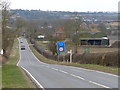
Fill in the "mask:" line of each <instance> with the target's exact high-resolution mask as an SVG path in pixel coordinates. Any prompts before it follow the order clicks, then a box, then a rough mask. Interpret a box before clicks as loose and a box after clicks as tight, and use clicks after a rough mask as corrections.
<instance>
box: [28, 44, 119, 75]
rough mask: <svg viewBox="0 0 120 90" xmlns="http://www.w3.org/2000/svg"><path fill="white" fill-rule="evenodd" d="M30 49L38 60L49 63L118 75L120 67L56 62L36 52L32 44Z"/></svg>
mask: <svg viewBox="0 0 120 90" xmlns="http://www.w3.org/2000/svg"><path fill="white" fill-rule="evenodd" d="M30 49H31V50H32V52H33V53H34V54H35V56H36V57H37V58H38V59H39V60H40V61H42V62H45V63H49V64H60V65H67V66H75V67H82V68H86V69H92V70H98V71H103V72H108V73H112V74H116V75H118V71H119V70H120V68H115V67H106V66H101V65H94V64H78V63H66V62H58V61H54V60H51V59H47V58H45V57H44V56H43V55H41V54H39V52H37V51H36V50H35V48H34V47H33V46H30Z"/></svg>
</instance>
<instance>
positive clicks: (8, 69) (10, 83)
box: [2, 39, 36, 88]
mask: <svg viewBox="0 0 120 90" xmlns="http://www.w3.org/2000/svg"><path fill="white" fill-rule="evenodd" d="M17 47H18V40H17V39H15V42H14V46H13V49H12V52H11V55H10V59H9V61H8V62H7V63H6V64H4V65H3V67H2V88H36V86H35V85H34V84H33V83H32V81H31V80H30V79H29V78H28V77H27V75H26V73H25V72H24V71H23V70H22V69H21V68H19V67H17V66H16V64H17V62H18V60H19V51H18V48H17Z"/></svg>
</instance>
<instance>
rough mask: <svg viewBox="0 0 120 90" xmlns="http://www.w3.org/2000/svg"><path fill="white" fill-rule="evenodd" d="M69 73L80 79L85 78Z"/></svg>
mask: <svg viewBox="0 0 120 90" xmlns="http://www.w3.org/2000/svg"><path fill="white" fill-rule="evenodd" d="M70 75H71V76H73V77H76V78H79V79H81V80H85V79H84V78H82V77H80V76H77V75H74V74H70Z"/></svg>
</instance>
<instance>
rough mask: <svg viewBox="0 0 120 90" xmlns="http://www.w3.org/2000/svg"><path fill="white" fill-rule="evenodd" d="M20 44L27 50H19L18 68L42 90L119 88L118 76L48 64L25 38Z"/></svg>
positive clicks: (21, 39) (20, 40)
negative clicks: (31, 47) (36, 53)
mask: <svg viewBox="0 0 120 90" xmlns="http://www.w3.org/2000/svg"><path fill="white" fill-rule="evenodd" d="M20 42H23V43H20ZM19 44H24V45H25V50H19V51H20V60H19V62H18V63H17V66H19V67H21V68H22V69H24V70H25V71H26V72H27V73H28V75H30V77H31V78H32V79H33V81H34V82H35V83H36V84H37V85H38V86H39V87H40V88H118V76H117V75H113V74H109V73H104V72H100V71H96V70H88V69H83V68H78V67H72V66H64V65H54V64H46V63H43V62H41V61H39V60H38V59H37V58H36V57H35V55H34V54H33V53H32V51H31V50H30V48H29V45H28V43H27V41H26V39H25V38H19Z"/></svg>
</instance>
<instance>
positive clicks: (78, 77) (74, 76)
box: [46, 66, 110, 88]
mask: <svg viewBox="0 0 120 90" xmlns="http://www.w3.org/2000/svg"><path fill="white" fill-rule="evenodd" d="M46 67H48V66H46ZM48 68H50V67H48ZM51 69H52V70H55V71H59V72H62V73H65V74H69V75H71V76H73V77H76V78H79V79H81V80H85V79H84V78H82V77H80V76H77V75H75V74H70V73H68V72H66V71H63V70H59V69H56V68H51ZM85 81H87V82H89V83H92V84H95V85H98V86H101V87H103V88H110V87H108V86H105V85H102V84H99V83H96V82H93V81H89V80H85Z"/></svg>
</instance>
